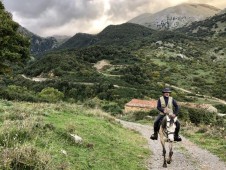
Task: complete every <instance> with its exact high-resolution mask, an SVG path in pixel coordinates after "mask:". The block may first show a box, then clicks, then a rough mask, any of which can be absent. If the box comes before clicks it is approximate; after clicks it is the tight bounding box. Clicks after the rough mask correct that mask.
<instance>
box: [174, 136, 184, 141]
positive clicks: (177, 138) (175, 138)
mask: <svg viewBox="0 0 226 170" xmlns="http://www.w3.org/2000/svg"><path fill="white" fill-rule="evenodd" d="M174 141H178V142H180V141H182V139H181V137H180V136H179V135H178V134H175V135H174Z"/></svg>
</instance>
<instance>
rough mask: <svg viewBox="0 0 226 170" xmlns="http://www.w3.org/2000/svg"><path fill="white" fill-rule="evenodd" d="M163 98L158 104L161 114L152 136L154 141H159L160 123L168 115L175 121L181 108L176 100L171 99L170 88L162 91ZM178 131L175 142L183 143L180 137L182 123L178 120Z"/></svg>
mask: <svg viewBox="0 0 226 170" xmlns="http://www.w3.org/2000/svg"><path fill="white" fill-rule="evenodd" d="M162 93H163V96H161V97H160V98H159V100H158V103H157V109H158V110H159V112H160V114H159V115H158V116H157V118H156V120H155V122H154V134H152V135H151V137H150V138H151V139H152V140H157V139H158V132H159V128H160V122H161V121H162V120H163V118H164V117H165V116H166V115H169V116H170V118H172V119H174V118H175V117H176V116H178V113H179V107H178V105H177V102H176V100H174V99H173V98H172V97H170V93H171V90H170V88H164V89H163V90H162ZM175 125H176V129H175V133H174V141H181V140H182V139H181V137H180V136H179V131H180V122H179V121H178V120H176V122H175Z"/></svg>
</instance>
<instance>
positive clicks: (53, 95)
mask: <svg viewBox="0 0 226 170" xmlns="http://www.w3.org/2000/svg"><path fill="white" fill-rule="evenodd" d="M38 96H39V97H40V98H41V99H44V100H46V101H49V102H57V101H59V100H62V99H63V97H64V94H63V93H62V92H60V91H58V90H57V89H54V88H52V87H47V88H44V89H43V90H42V91H41V92H40V93H39V94H38Z"/></svg>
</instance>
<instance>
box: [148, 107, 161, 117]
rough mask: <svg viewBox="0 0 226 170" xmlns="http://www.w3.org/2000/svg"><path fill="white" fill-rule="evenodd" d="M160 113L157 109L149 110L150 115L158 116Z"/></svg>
mask: <svg viewBox="0 0 226 170" xmlns="http://www.w3.org/2000/svg"><path fill="white" fill-rule="evenodd" d="M158 114H159V111H158V110H157V109H153V110H151V111H150V112H149V115H150V116H157V115H158Z"/></svg>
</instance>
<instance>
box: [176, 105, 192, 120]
mask: <svg viewBox="0 0 226 170" xmlns="http://www.w3.org/2000/svg"><path fill="white" fill-rule="evenodd" d="M178 117H179V119H181V120H183V121H190V116H189V111H188V109H187V108H185V107H181V108H180V113H179V116H178Z"/></svg>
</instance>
